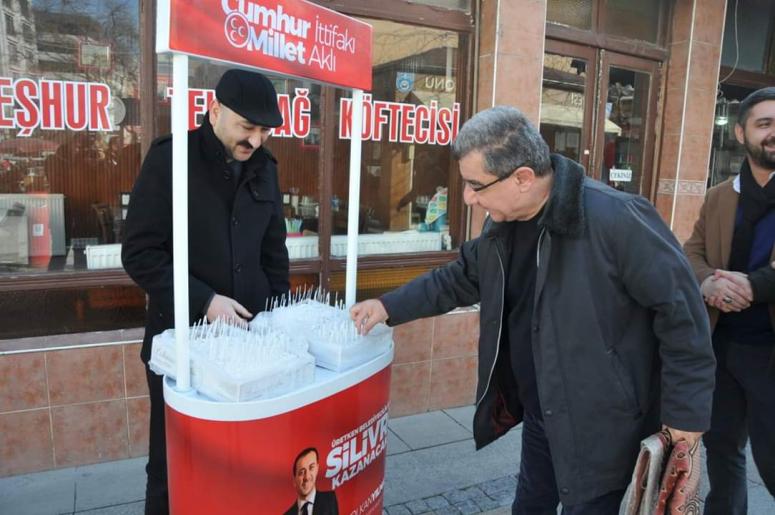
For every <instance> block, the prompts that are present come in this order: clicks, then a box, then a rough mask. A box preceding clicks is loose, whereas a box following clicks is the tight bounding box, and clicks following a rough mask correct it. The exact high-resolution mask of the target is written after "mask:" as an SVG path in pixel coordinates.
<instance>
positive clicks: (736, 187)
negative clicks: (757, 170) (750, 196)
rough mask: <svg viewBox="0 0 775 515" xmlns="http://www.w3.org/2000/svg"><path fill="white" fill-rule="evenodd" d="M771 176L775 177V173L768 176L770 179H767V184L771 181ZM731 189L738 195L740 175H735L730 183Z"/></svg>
mask: <svg viewBox="0 0 775 515" xmlns="http://www.w3.org/2000/svg"><path fill="white" fill-rule="evenodd" d="M773 176H775V172H772V173H771V174H770V177H769V179H767V182H769V181H771V180H772V177H773ZM732 189H734V190H735V192H736V193H740V174H737V175H735V178H734V180H733V181H732Z"/></svg>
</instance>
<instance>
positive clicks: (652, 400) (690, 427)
mask: <svg viewBox="0 0 775 515" xmlns="http://www.w3.org/2000/svg"><path fill="white" fill-rule="evenodd" d="M552 166H553V169H554V182H553V186H552V192H551V195H550V199H549V202H548V203H547V206H546V208H545V210H544V215H543V216H542V218H541V220H540V221H539V226H540V228H541V235H540V237H539V243H538V251H537V255H536V263H537V266H538V270H537V275H536V288H535V299H534V302H535V304H534V312H533V321H532V334H533V338H532V346H533V354H534V360H535V368H536V378H537V384H538V393H539V398H540V401H541V407H542V409H543V410H544V411H543V418H544V421H545V427H546V435H547V438H548V440H549V444H550V446H551V449H552V461H553V464H554V469H555V475H556V478H557V485H558V489H559V492H560V500H561V501H562V502H563V504H566V505H573V504H577V503H580V502H584V501H587V500H589V499H592V498H594V497H597V496H600V495H602V494H604V493H606V492H609V491H612V490H616V489H621V488H625V487H626V485H627V483H628V481H629V478H630V476H631V474H632V467H633V465H634V463H635V458H636V456H637V454H638V449H639V442H640V440H641V439H643V438H644V437H646V436H647V435H649V434H651V433H653V432H655V431H657V430H658V429H659V423H660V421H661V422H662V423H664V424H666V425H668V426H670V427H673V428H676V429H680V430H685V431H705V430H707V429H708V427H709V425H710V414H711V400H712V394H713V386H714V367H715V360H714V357H713V350H712V347H711V340H710V329H709V325H708V317H707V314H706V311H705V307H704V304H703V301H702V297H701V295H700V292H699V289H698V287H697V283H696V281H695V279H694V274H693V272H692V270H691V268H690V267H689V264H688V262H687V260H686V258H685V257H684V254H683V252H682V251H681V247H680V245H679V244H678V242H677V241H676V239H675V237H674V236H673V234H672V233H671V232H670V230H669V229H668V227H667V226H666V225H665V224H664V222H663V221H662V219H661V218H660V217H659V215H658V214H657V212H656V210H655V209H654V207H653V206H652V205H651V204H650V203H649V202H648V201H647V200H646V199H644V198H642V197H639V196H633V195H630V194H627V193H623V192H619V191H616V190H614V189H612V188H609V187H608V186H605V185H603V184H601V183H599V182H596V181H593V180H589V179H586V178H585V177H584V171H583V169H582V168H581V167H580V166H579V165H578V164H576V163H575V162H573V161H570V160H567V159H565V158H563V157H561V156H552ZM510 232H511V231H509V230H508V225H507V224H499V223H491V222H490V223H488V224H487V225H486V227H485V231H484V233H483V234H482V236H480V237H479V238H477V239H475V240H471V241H468V242H466V243H465V244H464V245H463V247H462V249H461V252H460V256H459V258H458V259H457V260H456V261H454V262H452V263H450V264H448V265H446V266H445V267H442V268H439V269H436V270H434V271H432V272H429V273H427V274H425V275H423V276H421V277H419V278H417V279H415V280H414V281H412V282H410V283H409V284H407V285H405V286H403V287H401V288H399V289H398V290H395V291H393V292H391V293H388V294H386V295H385V296H384V297H382V301H383V303H384V304H385V307H386V309H387V312H388V314H389V316H390V319H389V322H390V323H391V324H392V325H395V324H401V323H404V322H407V321H410V320H413V319H416V318H420V317H426V316H432V315H437V314H440V313H445V312H447V311H449V310H451V309H453V308H455V307H458V306H466V305H471V304H475V303H477V302H478V303H480V304H481V312H480V339H479V382H478V386H477V392H476V399H477V405H476V414H475V416H474V438H475V440H476V445H477V448H481V447H483V446H485V445H487V444H488V443H490V442H492V441H493V440H495V439H496V438H498V437H500V436H502V435H503V434H505V433H506V431H508V430H509V429H510V428H511V427H513V426H515V425H516V424H518V423H519V422H521V420H522V406H521V405H520V403H519V400H518V398H517V395H516V392H517V387H516V384H515V382H514V381H515V380H514V376H513V374H512V372H511V369H510V363H508V362H506V360H503V359H499V358H498V356H499V352H498V351H499V346H500V344H501V343H502V342H501V324H502V321H503V298H504V288H505V270H504V263H508V261H509V249H510V247H511V245H512V242H511V241H509V233H510Z"/></svg>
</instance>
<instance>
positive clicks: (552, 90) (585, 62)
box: [540, 40, 597, 170]
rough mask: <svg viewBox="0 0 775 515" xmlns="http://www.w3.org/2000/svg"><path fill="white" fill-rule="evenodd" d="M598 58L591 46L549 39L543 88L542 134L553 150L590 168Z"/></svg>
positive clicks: (545, 56) (545, 54) (545, 55)
mask: <svg viewBox="0 0 775 515" xmlns="http://www.w3.org/2000/svg"><path fill="white" fill-rule="evenodd" d="M596 68H597V58H596V55H595V50H594V49H593V48H591V47H585V46H581V45H574V44H571V43H564V42H559V41H553V40H548V41H547V42H546V50H545V53H544V79H543V88H542V90H541V126H540V130H541V135H542V136H543V137H544V140H546V142H547V143H548V144H549V148H550V149H551V151H552V152H556V153H558V154H562V155H564V156H565V157H568V158H570V159H573V160H574V161H577V162H579V163H581V164H582V165H583V166H584V168H586V169H587V170H589V165H590V158H591V151H590V150H591V148H592V141H593V135H594V134H593V130H592V127H593V120H594V104H595V102H594V90H595V80H596V77H597V72H596Z"/></svg>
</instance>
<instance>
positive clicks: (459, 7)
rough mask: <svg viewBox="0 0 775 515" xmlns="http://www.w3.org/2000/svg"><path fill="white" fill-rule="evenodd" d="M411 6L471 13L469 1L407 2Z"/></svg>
mask: <svg viewBox="0 0 775 515" xmlns="http://www.w3.org/2000/svg"><path fill="white" fill-rule="evenodd" d="M409 3H412V4H422V5H430V6H432V7H441V8H443V9H450V10H455V11H463V12H466V13H470V12H471V0H409Z"/></svg>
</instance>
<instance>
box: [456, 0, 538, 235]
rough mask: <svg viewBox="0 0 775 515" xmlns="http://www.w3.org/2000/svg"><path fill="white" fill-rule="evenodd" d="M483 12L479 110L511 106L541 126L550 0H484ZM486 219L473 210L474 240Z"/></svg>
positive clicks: (480, 23) (480, 211)
mask: <svg viewBox="0 0 775 515" xmlns="http://www.w3.org/2000/svg"><path fill="white" fill-rule="evenodd" d="M479 16H480V18H479V55H478V59H479V79H478V83H477V87H478V94H477V98H476V109H477V111H481V110H483V109H487V108H488V107H492V106H495V105H511V106H514V107H517V108H519V109H520V110H521V111H522V112H523V113H525V114H526V115H527V116H528V118H530V120H532V121H533V123H535V124H536V125H538V121H539V112H540V109H541V82H542V79H543V65H544V38H545V35H546V0H482V3H481V12H480V13H479ZM516 20H518V23H517V22H516ZM484 217H485V213H484V211H483V210H482V209H479V208H474V209H473V211H472V213H471V237H472V238H474V237H476V236H478V235H479V233H480V232H481V229H482V223H483V222H484Z"/></svg>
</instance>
